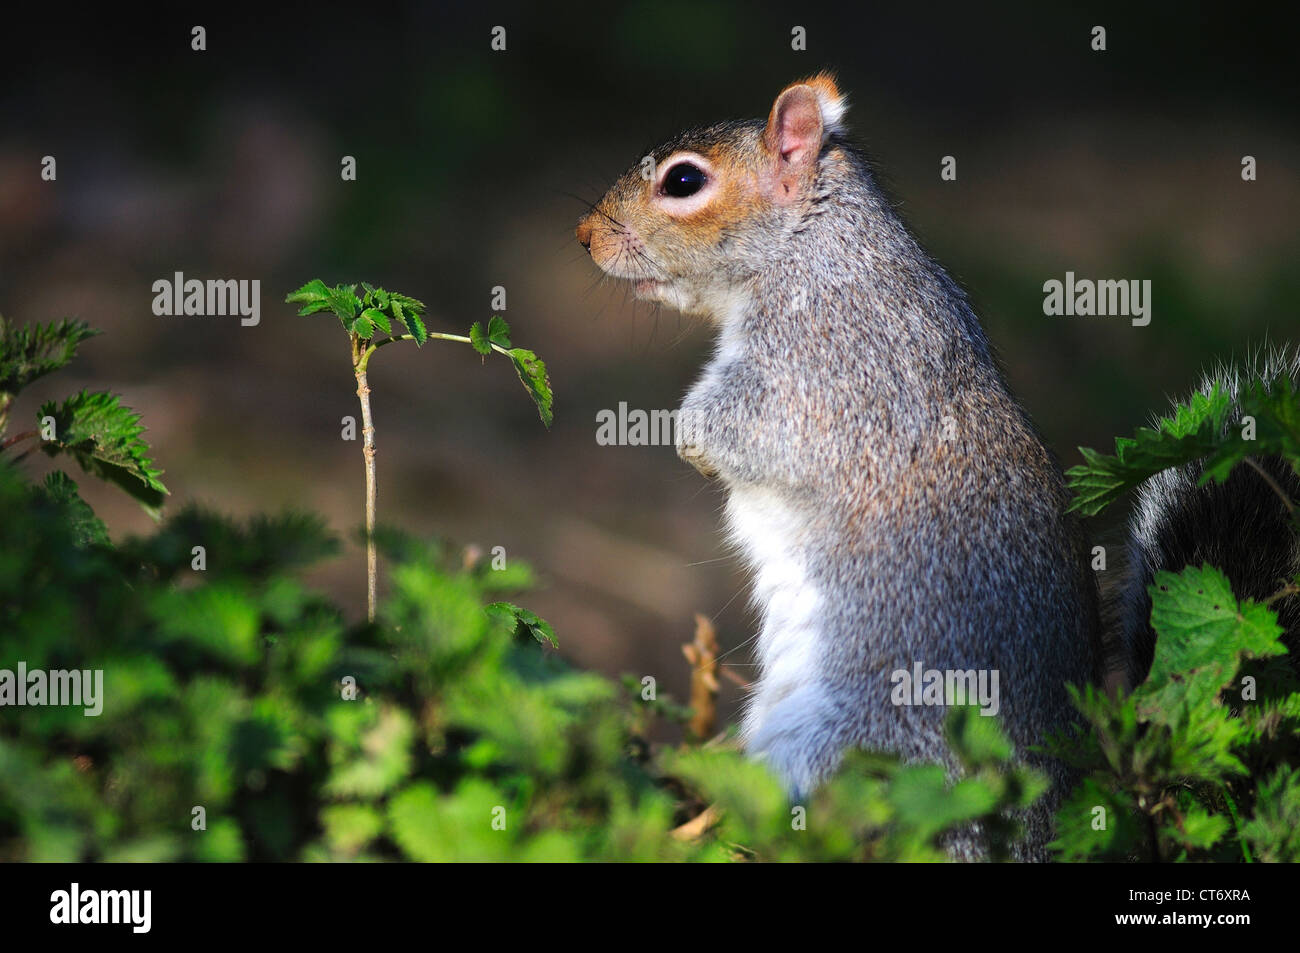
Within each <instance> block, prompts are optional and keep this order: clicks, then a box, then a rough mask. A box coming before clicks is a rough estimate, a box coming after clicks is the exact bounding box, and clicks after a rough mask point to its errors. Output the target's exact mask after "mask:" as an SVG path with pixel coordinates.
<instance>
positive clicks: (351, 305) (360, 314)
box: [284, 278, 429, 347]
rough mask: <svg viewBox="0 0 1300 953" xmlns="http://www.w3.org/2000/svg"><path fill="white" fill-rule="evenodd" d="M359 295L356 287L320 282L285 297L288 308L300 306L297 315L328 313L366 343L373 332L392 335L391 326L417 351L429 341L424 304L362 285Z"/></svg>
mask: <svg viewBox="0 0 1300 953" xmlns="http://www.w3.org/2000/svg"><path fill="white" fill-rule="evenodd" d="M361 288H362V294H360V295H358V294H357V286H356V285H335V286H334V287H333V288H331V287H330V286H328V285H327V284H325V282H323V281H321V280H320V279H319V278H314V279H312V280H311V281H309V282H307V283H306V284H305V285H303V286H302V287H301V288H299V289H298V290H297V291H294V292H291V293H290V294H288V295H287V296H286V297H285V299H284V300H285V301H286V302H288V303H289V304H301V305H302V307H301V308H299V309H298V313H299V314H300V315H307V314H315V313H316V312H318V311H331V312H333V313H334V315H335V316H336V317H337V318H338V319H339V322H340V323H341V324H342V325H343V329H344V330H345V331H347V332H348V333H349V334H355V335H356V336H357V337H358V338H361V339H364V340H369V339H370V338H372V337H374V336H375V332H376V331H382V332H383V333H384V334H392V333H393V325H394V323H396V324H399V325H401V327H402V328H403V329H404V330H405V331H406V333H407V334H408V335H410V337H411V340H413V341H415V345H416V347H420V346H421V345H423V344H424V342H425V341H427V340H428V339H429V332H428V330H427V329H426V328H425V326H424V319H423V318H422V317H421V315H423V314H424V311H425V307H424V302H422V301H417V300H415V299H414V298H408V297H407V296H406V295H401V294H397V293H396V292H390V291H385V290H384V289H383V288H376V287H374V286H373V285H370V284H367V283H366V282H362V283H361Z"/></svg>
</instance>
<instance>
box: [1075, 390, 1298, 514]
mask: <svg viewBox="0 0 1300 953" xmlns="http://www.w3.org/2000/svg"><path fill="white" fill-rule="evenodd" d="M1230 416H1231V417H1232V418H1233V419H1232V420H1230V419H1229V417H1230ZM1248 417H1249V418H1252V419H1253V421H1254V433H1253V434H1250V435H1249V436H1248V435H1247V434H1246V432H1245V428H1244V427H1243V426H1242V424H1243V423H1244V421H1245V419H1246V418H1248ZM1079 452H1080V453H1082V454H1083V459H1084V462H1083V463H1082V464H1080V465H1079V466H1076V467H1072V468H1071V469H1070V470H1068V471H1066V476H1067V477H1068V478H1069V481H1070V487H1071V489H1073V490H1074V491H1075V498H1074V500H1073V501H1072V502H1071V504H1070V509H1072V510H1079V511H1080V512H1082V513H1083V514H1084V515H1086V516H1093V515H1096V514H1097V513H1099V512H1101V511H1102V510H1103V509H1105V508H1106V507H1107V506H1108V505H1110V504H1111V503H1113V502H1114V501H1115V500H1117V499H1119V497H1120V496H1122V495H1123V494H1124V492H1125V491H1127V490H1131V489H1133V488H1134V487H1136V486H1138V484H1140V483H1142V482H1143V481H1144V480H1146V479H1148V478H1149V477H1152V476H1154V475H1155V474H1157V473H1159V472H1160V471H1162V470H1166V469H1168V468H1170V467H1175V466H1180V465H1182V464H1185V463H1191V462H1193V461H1197V460H1201V459H1205V460H1206V462H1205V469H1204V472H1203V473H1202V475H1201V478H1200V482H1201V484H1202V485H1204V484H1205V483H1206V482H1208V481H1209V480H1220V481H1222V480H1225V479H1227V476H1228V473H1229V472H1230V471H1231V469H1232V468H1233V467H1234V466H1235V465H1236V464H1238V463H1240V462H1242V461H1243V460H1246V459H1247V458H1249V457H1253V456H1272V455H1275V454H1276V455H1280V456H1282V457H1284V458H1285V459H1286V460H1288V461H1289V462H1290V463H1291V465H1292V466H1293V467H1295V468H1296V469H1297V472H1300V400H1298V399H1297V395H1296V393H1295V389H1294V386H1293V384H1292V382H1291V381H1290V380H1289V379H1287V378H1285V377H1279V378H1277V379H1276V380H1275V381H1273V382H1271V383H1266V382H1263V381H1258V380H1256V381H1251V382H1249V383H1247V384H1244V385H1243V386H1242V388H1241V391H1240V393H1239V394H1238V398H1237V408H1236V410H1235V412H1234V410H1233V402H1232V399H1231V397H1230V395H1229V394H1228V393H1227V392H1225V391H1224V390H1222V389H1221V388H1220V387H1218V386H1215V388H1214V389H1213V390H1212V391H1211V392H1210V394H1208V395H1206V394H1201V393H1197V394H1194V395H1193V396H1192V398H1191V400H1189V401H1188V402H1187V403H1185V404H1180V405H1179V406H1178V407H1176V408H1175V409H1174V413H1173V414H1172V415H1171V416H1169V417H1162V418H1161V419H1160V420H1159V422H1158V423H1157V426H1156V427H1154V428H1151V427H1141V428H1139V429H1138V430H1137V432H1136V433H1135V434H1134V435H1133V436H1132V437H1118V438H1116V440H1115V453H1114V455H1113V456H1108V455H1106V454H1101V453H1098V452H1097V451H1095V450H1091V449H1089V448H1087V447H1080V448H1079Z"/></svg>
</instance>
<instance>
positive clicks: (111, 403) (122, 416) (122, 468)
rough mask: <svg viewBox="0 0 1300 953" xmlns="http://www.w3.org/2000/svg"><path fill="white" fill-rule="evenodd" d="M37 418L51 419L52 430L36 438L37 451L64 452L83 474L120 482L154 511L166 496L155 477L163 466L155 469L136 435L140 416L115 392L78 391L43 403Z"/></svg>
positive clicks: (144, 505) (143, 445) (116, 482)
mask: <svg viewBox="0 0 1300 953" xmlns="http://www.w3.org/2000/svg"><path fill="white" fill-rule="evenodd" d="M39 417H40V419H41V420H42V421H44V420H45V418H47V417H48V418H51V419H52V420H53V422H54V427H53V435H52V436H51V437H50V439H43V440H42V441H41V450H43V451H44V452H45V453H46V454H48V455H49V456H51V457H56V456H58V455H59V454H61V453H66V454H69V455H70V456H71V457H72V458H73V459H74V460H76V461H77V463H78V464H80V466H81V468H82V469H83V470H85V471H86V472H87V473H89V474H91V475H92V476H97V477H99V478H100V479H102V480H106V481H107V482H109V483H113V484H115V485H116V486H119V487H121V488H122V489H123V490H125V491H126V492H127V493H129V494H130V495H131V496H133V497H134V498H135V499H136V500H138V501H139V502H140V505H141V506H143V507H144V508H145V509H146V510H147V511H149V512H150V513H151V514H153V515H154V516H157V515H158V511H159V508H160V507H161V506H162V503H163V498H164V497H165V496H166V495H167V488H166V487H165V486H163V485H162V483H161V482H159V480H158V477H159V476H161V475H162V471H161V470H158V469H155V468H154V466H153V461H152V460H150V459H149V445H148V444H147V443H145V442H144V441H143V440H141V439H140V435H141V434H142V433H144V427H143V426H141V424H140V415H139V414H137V413H134V412H133V411H132V410H131V409H130V408H129V407H124V406H122V403H121V401H120V400H119V399H118V397H117V395H116V394H110V393H107V392H97V393H87V392H86V391H84V390H83V391H82V392H81V393H79V394H74V395H73V396H72V397H69V398H68V399H67V400H65V401H64V402H63V403H62V404H56V403H54V402H53V401H47V402H46V403H44V404H42V405H41V409H40V411H39ZM42 426H44V424H42Z"/></svg>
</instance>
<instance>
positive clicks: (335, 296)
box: [326, 285, 361, 331]
mask: <svg viewBox="0 0 1300 953" xmlns="http://www.w3.org/2000/svg"><path fill="white" fill-rule="evenodd" d="M326 295H327V297H328V300H329V309H330V310H331V311H333V312H334V313H335V314H336V315H338V318H339V320H340V321H341V322H343V327H344V328H345V329H347V330H348V331H352V330H354V322H355V320H356V316H357V310H358V309H359V308H360V307H361V302H360V301H358V300H357V286H356V285H338V286H336V287H334V288H330V289H328V290H327V291H326Z"/></svg>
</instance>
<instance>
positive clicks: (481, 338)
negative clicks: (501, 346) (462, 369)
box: [469, 321, 492, 355]
mask: <svg viewBox="0 0 1300 953" xmlns="http://www.w3.org/2000/svg"><path fill="white" fill-rule="evenodd" d="M469 343H470V346H471V347H473V348H474V350H476V351H478V352H479V353H480V354H484V355H487V354H491V353H492V342H491V341H489V340H488V338H487V335H486V334H484V333H483V325H481V324H479V323H478V322H477V321H475V322H474V323H473V324H471V325H470V326H469Z"/></svg>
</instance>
